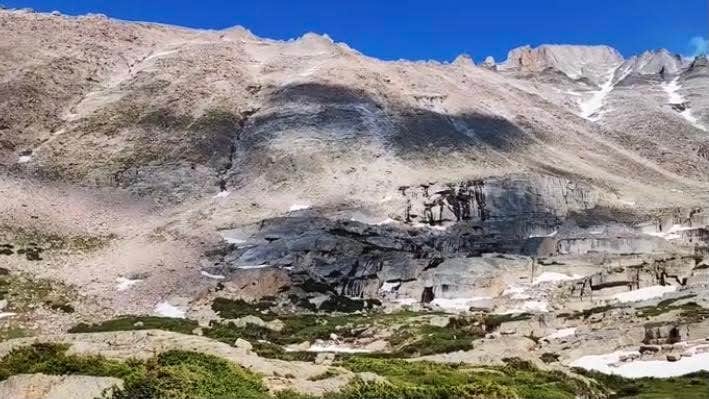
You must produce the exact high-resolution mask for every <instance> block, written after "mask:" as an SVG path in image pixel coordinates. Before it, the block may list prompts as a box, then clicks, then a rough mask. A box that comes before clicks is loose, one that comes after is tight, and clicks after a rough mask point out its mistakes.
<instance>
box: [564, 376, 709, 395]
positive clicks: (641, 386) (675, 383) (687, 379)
mask: <svg viewBox="0 0 709 399" xmlns="http://www.w3.org/2000/svg"><path fill="white" fill-rule="evenodd" d="M577 371H578V372H580V373H582V374H584V375H586V376H588V377H591V378H593V379H595V380H596V381H598V382H599V383H600V384H601V385H603V386H605V387H606V388H607V389H610V390H612V391H613V392H614V394H613V395H612V396H611V397H612V398H614V399H626V398H627V399H630V398H632V399H674V398H681V399H707V398H709V372H706V371H703V372H699V373H694V374H688V375H685V376H682V377H673V378H637V379H626V378H622V377H618V376H614V375H606V374H601V373H598V372H592V371H584V370H577Z"/></svg>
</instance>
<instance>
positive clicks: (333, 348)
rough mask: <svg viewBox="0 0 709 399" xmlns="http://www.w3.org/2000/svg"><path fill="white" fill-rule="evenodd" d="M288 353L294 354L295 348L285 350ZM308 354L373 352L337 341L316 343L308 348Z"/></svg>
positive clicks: (318, 341)
mask: <svg viewBox="0 0 709 399" xmlns="http://www.w3.org/2000/svg"><path fill="white" fill-rule="evenodd" d="M285 350H286V352H294V351H296V350H297V349H295V348H288V347H286V348H285ZM307 352H330V353H368V352H371V351H369V350H367V349H363V348H355V347H352V346H350V345H345V344H340V343H337V342H335V341H320V340H317V341H315V342H314V343H313V344H312V345H310V347H309V348H308V350H307Z"/></svg>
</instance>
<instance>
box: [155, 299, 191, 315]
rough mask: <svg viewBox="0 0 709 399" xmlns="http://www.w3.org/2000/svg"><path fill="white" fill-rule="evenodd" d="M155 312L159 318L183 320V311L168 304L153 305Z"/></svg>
mask: <svg viewBox="0 0 709 399" xmlns="http://www.w3.org/2000/svg"><path fill="white" fill-rule="evenodd" d="M154 310H155V312H156V313H157V314H159V315H160V316H164V317H174V318H176V319H184V318H185V313H186V312H185V311H184V310H182V309H180V308H178V307H177V306H173V305H170V304H169V303H168V302H160V303H158V304H157V305H155V309H154Z"/></svg>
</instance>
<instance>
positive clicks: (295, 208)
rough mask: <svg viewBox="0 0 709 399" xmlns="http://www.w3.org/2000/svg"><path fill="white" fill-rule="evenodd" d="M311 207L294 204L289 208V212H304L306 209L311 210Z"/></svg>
mask: <svg viewBox="0 0 709 399" xmlns="http://www.w3.org/2000/svg"><path fill="white" fill-rule="evenodd" d="M309 208H310V205H304V204H293V205H291V206H290V208H288V212H296V211H302V210H305V209H309Z"/></svg>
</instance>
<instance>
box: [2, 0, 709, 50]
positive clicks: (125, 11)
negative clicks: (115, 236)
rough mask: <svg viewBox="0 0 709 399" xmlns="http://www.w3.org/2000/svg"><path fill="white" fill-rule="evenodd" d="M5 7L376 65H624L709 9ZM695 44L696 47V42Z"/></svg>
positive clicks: (664, 43)
mask: <svg viewBox="0 0 709 399" xmlns="http://www.w3.org/2000/svg"><path fill="white" fill-rule="evenodd" d="M0 3H4V4H5V5H6V6H8V7H13V8H14V7H31V8H34V9H35V10H39V11H52V10H59V11H61V12H63V13H65V14H70V15H76V14H85V13H89V12H94V13H103V14H106V15H108V16H111V17H114V18H120V19H128V20H140V21H153V22H162V23H169V24H175V25H183V26H190V27H196V28H208V29H221V28H225V27H229V26H233V25H242V26H245V27H247V28H248V29H250V30H251V31H252V32H254V33H255V34H256V35H259V36H263V37H269V38H275V39H289V38H293V37H298V36H300V35H302V34H303V33H305V32H308V31H313V32H317V33H327V34H329V35H330V36H331V37H332V38H333V39H334V40H336V41H342V42H346V43H348V44H349V45H350V46H352V47H354V48H355V49H357V50H359V51H361V52H363V53H365V54H367V55H370V56H374V57H378V58H382V59H398V58H407V59H436V60H440V61H449V60H452V59H453V58H455V56H456V55H457V54H460V53H468V54H470V55H471V56H473V58H475V59H476V60H480V59H482V58H484V57H485V56H486V55H493V56H494V57H495V58H496V59H498V60H499V59H504V58H505V56H506V54H507V51H508V50H509V49H511V48H513V47H517V46H520V45H524V44H531V45H538V44H542V43H573V44H609V45H611V46H613V47H615V48H617V49H618V50H620V51H621V53H623V54H624V55H626V56H629V55H632V54H636V53H639V52H641V51H643V50H645V49H654V48H661V47H664V48H668V49H670V50H672V51H674V52H678V53H681V54H687V55H689V54H691V53H693V52H694V50H693V47H692V45H691V43H694V44H696V45H699V46H702V45H703V46H705V47H706V37H707V36H708V35H709V34H708V32H707V31H708V30H709V21H708V18H709V16H708V15H709V11H708V10H707V7H708V3H709V1H708V0H482V1H479V0H467V1H465V0H460V1H452V0H428V1H422V0H412V1H394V0H376V1H374V0H349V1H347V0H329V1H326V0H318V1H314V0H313V1H306V0H300V1H295V0H290V1H288V0H281V1H278V0H249V1H243V0H241V1H238V0H237V1H217V0H200V1H182V0H171V1H162V0H152V1H151V0H120V1H119V0H115V1H105V0H83V1H72V0H36V1H31V0H26V1H22V0H0ZM693 38H694V39H693Z"/></svg>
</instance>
